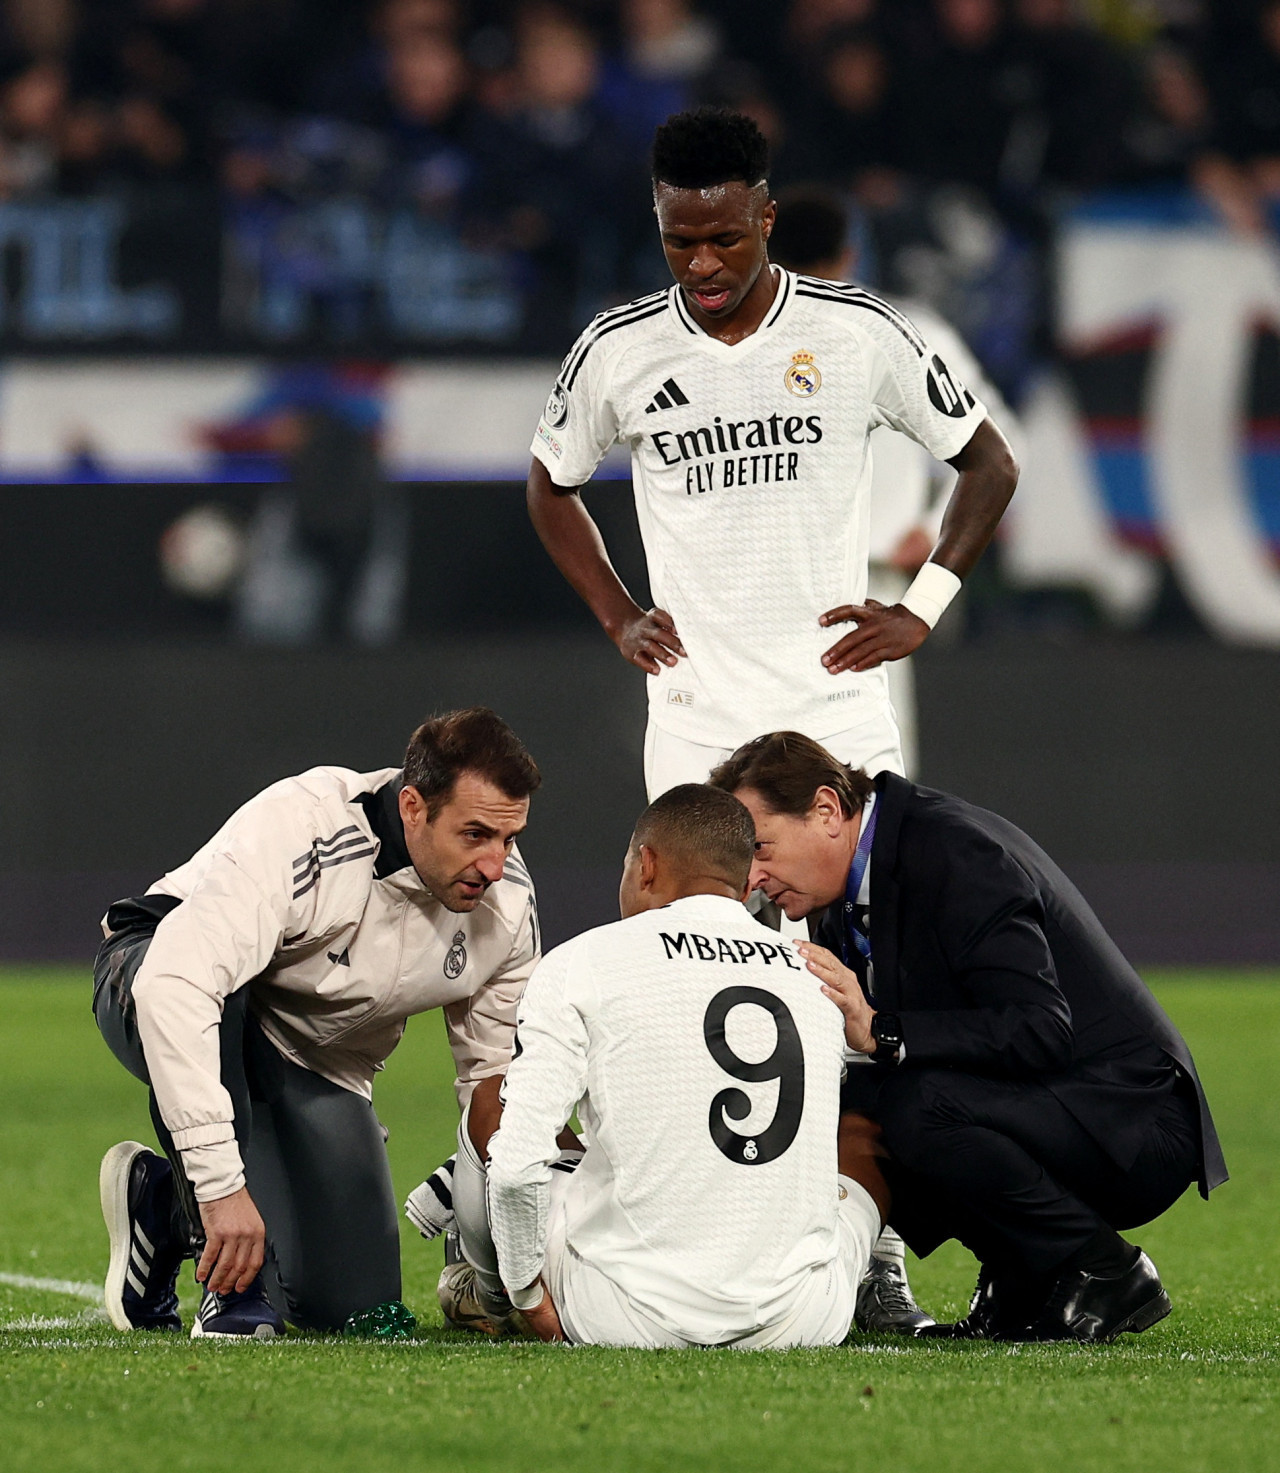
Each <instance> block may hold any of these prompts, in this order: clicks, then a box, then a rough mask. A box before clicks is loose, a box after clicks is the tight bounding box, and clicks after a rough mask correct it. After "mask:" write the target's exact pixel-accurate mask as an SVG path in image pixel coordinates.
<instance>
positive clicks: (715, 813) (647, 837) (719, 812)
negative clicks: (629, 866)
mask: <svg viewBox="0 0 1280 1473" xmlns="http://www.w3.org/2000/svg"><path fill="white" fill-rule="evenodd" d="M631 842H632V844H645V845H647V846H648V847H649V848H650V849H653V850H654V851H655V852H656V853H658V854H662V855H664V856H666V857H668V858H670V859H671V861H672V862H673V863H674V864H676V865H679V867H680V868H681V869H683V870H686V871H688V872H691V873H699V874H709V875H714V876H715V877H716V878H717V879H722V880H724V881H725V882H726V883H727V884H730V885H732V886H733V887H734V888H735V889H738V890H741V889H743V888H745V886H746V883H747V876H748V875H749V874H750V873H751V865H752V861H753V860H754V859H755V853H756V826H755V823H754V821H753V820H752V817H751V814H750V813H749V812H748V811H747V809H746V807H745V806H744V805H743V804H742V803H740V802H739V801H738V800H737V798H735V797H734V796H733V794H732V793H730V792H727V791H725V790H723V789H720V788H713V787H709V786H708V785H707V784H706V783H681V784H680V786H679V787H677V788H669V789H668V790H667V791H666V792H665V793H663V794H662V796H661V797H659V798H655V799H654V800H653V802H652V803H650V804H649V806H648V808H646V809H645V811H644V812H643V813H642V814H641V815H640V817H639V819H637V821H636V831H635V833H634V835H633V836H632V839H631Z"/></svg>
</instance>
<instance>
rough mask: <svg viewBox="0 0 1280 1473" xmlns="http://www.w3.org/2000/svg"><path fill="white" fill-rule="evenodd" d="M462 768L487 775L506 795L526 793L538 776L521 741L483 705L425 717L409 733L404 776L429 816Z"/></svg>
mask: <svg viewBox="0 0 1280 1473" xmlns="http://www.w3.org/2000/svg"><path fill="white" fill-rule="evenodd" d="M464 772H474V773H476V774H478V775H479V776H480V777H483V778H485V779H487V780H488V781H489V782H491V783H492V784H493V785H494V787H496V788H499V789H501V791H502V792H504V793H505V794H506V795H507V797H508V798H527V797H528V796H529V795H530V793H533V792H535V791H536V790H537V788H538V785H539V784H540V783H541V782H542V774H541V773H540V772H539V771H538V766H537V763H536V762H534V760H533V758H532V757H530V755H529V753H528V752H527V751H526V750H525V745H524V743H523V742H522V741H521V740H520V738H519V737H518V736H517V735H516V734H515V732H514V731H512V730H511V728H510V727H509V726H508V725H507V723H506V722H505V721H504V720H503V719H502V717H501V716H498V715H496V714H495V713H494V712H493V711H490V710H489V708H488V707H487V706H470V707H468V708H467V710H465V711H447V712H445V714H444V715H443V716H432V717H429V718H428V719H427V720H426V721H424V722H423V723H422V725H421V726H420V727H419V728H418V729H417V731H415V732H414V734H413V735H412V736H411V737H410V738H409V746H408V749H407V750H406V752H405V754H404V780H405V782H406V783H407V784H409V786H410V787H414V788H417V790H418V792H419V793H420V794H421V795H422V797H423V799H424V801H425V802H426V805H427V815H428V817H431V816H432V813H433V810H434V811H438V810H439V809H440V808H442V807H444V805H445V804H446V803H448V801H449V799H450V798H452V797H453V790H454V788H455V787H456V786H457V782H458V777H459V775H460V774H461V773H464Z"/></svg>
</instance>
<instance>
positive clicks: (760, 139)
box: [653, 107, 769, 189]
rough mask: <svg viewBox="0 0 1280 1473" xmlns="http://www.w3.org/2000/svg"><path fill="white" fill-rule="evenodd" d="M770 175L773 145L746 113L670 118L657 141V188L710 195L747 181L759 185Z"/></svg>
mask: <svg viewBox="0 0 1280 1473" xmlns="http://www.w3.org/2000/svg"><path fill="white" fill-rule="evenodd" d="M768 173H769V144H768V142H767V141H766V140H765V136H764V134H763V133H762V132H761V131H760V129H759V128H758V127H757V126H756V124H755V122H754V121H753V120H752V119H751V118H749V117H747V115H746V114H745V113H735V112H730V111H729V109H728V108H724V107H700V108H696V109H695V110H694V111H693V112H685V113H676V114H675V115H674V116H672V117H669V118H668V119H667V121H666V122H665V123H663V124H662V125H661V126H660V127H659V128H658V130H657V132H656V133H655V134H654V135H653V182H654V183H655V184H670V185H672V186H674V187H675V188H676V189H710V188H712V187H713V186H714V185H717V184H729V183H732V182H733V181H735V180H741V181H742V182H743V183H744V184H753V185H754V184H759V183H761V181H762V180H764V179H765V178H767V176H768Z"/></svg>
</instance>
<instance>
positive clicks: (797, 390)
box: [782, 353, 822, 399]
mask: <svg viewBox="0 0 1280 1473" xmlns="http://www.w3.org/2000/svg"><path fill="white" fill-rule="evenodd" d="M782 382H783V383H784V384H786V386H787V388H788V389H789V390H790V392H791V393H793V394H795V395H797V396H798V397H799V398H801V399H812V398H813V396H814V395H815V394H816V393H817V392H818V390H819V389H820V388H821V387H822V375H821V374H820V373H819V372H818V369H817V365H816V364H815V363H814V361H813V354H812V353H792V355H791V367H790V368H788V369H787V371H786V373H784V374H783V375H782Z"/></svg>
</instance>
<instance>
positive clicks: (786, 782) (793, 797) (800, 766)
mask: <svg viewBox="0 0 1280 1473" xmlns="http://www.w3.org/2000/svg"><path fill="white" fill-rule="evenodd" d="M708 781H709V782H710V783H711V784H712V786H713V787H717V788H723V789H724V791H725V792H726V793H737V792H741V790H742V789H743V788H750V789H751V791H752V792H754V793H759V794H760V796H761V797H762V798H763V799H764V801H765V802H766V803H767V804H768V806H769V809H770V811H771V812H772V813H785V814H789V815H791V816H792V817H794V818H800V817H803V815H804V814H806V813H808V811H809V810H810V808H812V807H813V798H814V794H815V793H816V792H817V791H818V789H819V788H831V789H832V790H833V791H834V792H835V795H836V797H837V798H839V799H840V807H841V808H842V809H843V810H844V813H845V815H846V817H849V818H852V817H853V815H854V814H855V813H861V811H862V807H863V805H864V804H865V803H866V801H867V799H868V798H869V797H870V796H871V790H872V782H871V779H870V778H869V777H868V776H867V774H866V772H865V771H864V770H863V769H862V768H861V767H846V766H845V764H844V763H843V762H837V761H836V759H835V758H834V757H833V756H832V755H831V753H830V752H828V751H827V749H826V748H825V747H823V746H821V745H819V743H817V742H815V741H814V740H813V738H812V737H807V736H801V735H800V733H799V732H798V731H771V732H770V733H769V734H768V736H760V737H756V739H755V741H753V742H747V744H746V745H745V746H742V747H739V748H738V750H737V751H736V752H735V753H734V754H733V756H732V757H730V758H728V759H727V760H726V761H724V762H722V763H721V764H720V766H719V767H717V768H716V770H715V771H714V772H713V773H712V774H711V776H710V778H709V779H708Z"/></svg>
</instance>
